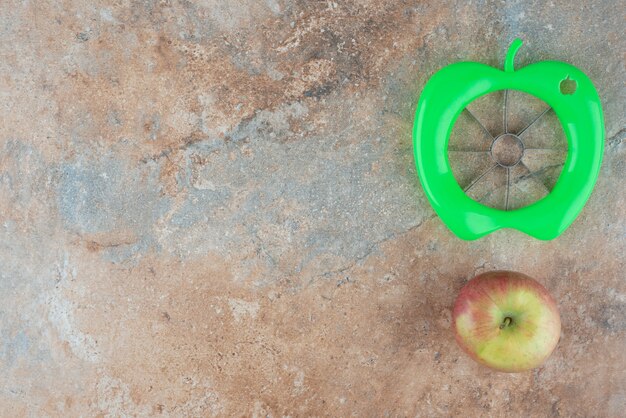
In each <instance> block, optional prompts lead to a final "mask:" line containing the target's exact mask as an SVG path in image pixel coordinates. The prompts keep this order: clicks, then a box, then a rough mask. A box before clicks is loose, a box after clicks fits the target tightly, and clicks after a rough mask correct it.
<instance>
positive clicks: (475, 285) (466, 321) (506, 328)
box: [452, 271, 561, 372]
mask: <svg viewBox="0 0 626 418" xmlns="http://www.w3.org/2000/svg"><path fill="white" fill-rule="evenodd" d="M452 319H453V324H454V330H455V335H456V340H457V342H458V343H459V345H460V346H461V348H463V350H465V351H466V352H467V353H468V354H469V355H470V356H471V357H472V358H473V359H474V360H476V361H478V362H479V363H482V364H484V365H486V366H488V367H491V368H493V369H496V370H499V371H503V372H521V371H526V370H530V369H533V368H535V367H538V366H540V365H541V364H542V363H543V362H544V361H545V360H546V359H547V358H548V357H549V356H550V354H551V353H552V351H553V350H554V348H555V347H556V344H557V343H558V341H559V337H560V335H561V319H560V316H559V311H558V308H557V306H556V303H555V301H554V299H553V298H552V296H550V294H549V293H548V291H547V290H546V289H545V287H543V286H542V285H541V284H539V283H538V282H537V281H535V280H533V279H531V278H530V277H528V276H526V275H524V274H522V273H516V272H512V271H491V272H488V273H483V274H481V275H479V276H476V277H475V278H473V279H472V280H470V281H469V282H468V283H467V284H466V285H465V286H464V287H463V289H461V293H460V294H459V296H458V297H457V299H456V302H455V304H454V310H453V313H452Z"/></svg>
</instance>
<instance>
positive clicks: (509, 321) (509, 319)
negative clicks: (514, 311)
mask: <svg viewBox="0 0 626 418" xmlns="http://www.w3.org/2000/svg"><path fill="white" fill-rule="evenodd" d="M511 322H513V318H511V317H510V316H507V317H506V318H504V321H502V324H500V329H504V328H506V327H508V326H509V325H511Z"/></svg>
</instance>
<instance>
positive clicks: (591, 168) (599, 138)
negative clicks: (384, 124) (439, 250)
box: [413, 39, 604, 240]
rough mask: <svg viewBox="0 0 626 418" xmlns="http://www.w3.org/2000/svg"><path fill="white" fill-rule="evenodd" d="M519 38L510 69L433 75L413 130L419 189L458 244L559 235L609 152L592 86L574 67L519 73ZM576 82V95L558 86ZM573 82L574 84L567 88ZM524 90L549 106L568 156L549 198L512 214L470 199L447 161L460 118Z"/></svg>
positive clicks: (458, 66)
mask: <svg viewBox="0 0 626 418" xmlns="http://www.w3.org/2000/svg"><path fill="white" fill-rule="evenodd" d="M521 45H522V41H521V40H520V39H516V40H515V41H514V42H513V43H512V44H511V47H510V49H509V52H508V53H507V57H506V61H505V66H504V67H505V70H504V71H501V70H499V69H496V68H493V67H490V66H487V65H484V64H481V63H476V62H459V63H455V64H451V65H448V66H447V67H445V68H443V69H441V70H440V71H438V72H437V73H436V74H435V75H433V76H432V77H431V78H430V80H429V81H428V83H426V86H425V87H424V90H423V92H422V94H421V96H420V99H419V103H418V106H417V112H416V115H415V124H414V127H413V150H414V154H415V163H416V166H417V172H418V175H419V178H420V182H421V183H422V186H423V188H424V191H425V193H426V196H427V197H428V200H429V201H430V203H431V205H432V207H433V209H434V210H435V212H436V213H437V214H438V215H439V217H440V218H441V220H442V221H443V222H444V223H445V224H446V225H447V226H448V227H449V228H450V230H452V232H454V233H455V234H456V235H457V236H458V237H460V238H462V239H466V240H474V239H478V238H480V237H482V236H484V235H487V234H489V233H491V232H494V231H496V230H498V229H501V228H513V229H517V230H519V231H522V232H524V233H526V234H528V235H530V236H533V237H535V238H538V239H542V240H550V239H554V238H556V237H558V236H559V235H561V234H562V233H563V232H564V231H565V230H566V229H567V228H568V227H569V226H570V225H571V224H572V222H574V220H575V219H576V217H577V216H578V214H579V213H580V211H581V210H582V208H583V207H584V205H585V203H586V202H587V200H588V199H589V196H590V195H591V192H592V190H593V187H594V185H595V183H596V180H597V178H598V173H599V171H600V165H601V163H602V153H603V151H604V118H603V115H602V106H601V104H600V98H599V97H598V93H597V91H596V89H595V88H594V86H593V84H592V83H591V80H589V78H588V77H587V76H586V75H585V74H584V73H583V72H582V71H580V70H579V69H578V68H576V67H574V66H573V65H570V64H567V63H564V62H559V61H543V62H538V63H535V64H532V65H529V66H527V67H524V68H522V69H520V70H514V68H513V60H514V58H515V53H516V52H517V50H518V49H519V48H520V47H521ZM568 79H569V80H573V81H575V83H576V90H575V91H574V92H573V93H572V94H567V93H562V92H561V82H563V81H565V80H568ZM570 83H571V81H570ZM498 90H519V91H522V92H525V93H528V94H531V95H533V96H535V97H538V98H539V99H541V100H543V101H544V102H546V103H547V104H548V105H549V106H550V107H552V108H553V109H554V111H555V113H556V115H557V117H558V119H559V121H560V123H561V125H562V126H563V130H564V132H565V135H566V137H567V141H568V155H567V159H566V161H565V166H564V167H563V170H562V172H561V175H560V177H559V179H558V181H557V183H556V185H555V186H554V188H553V190H552V192H551V193H550V194H548V195H547V196H545V197H544V198H543V199H541V200H538V201H537V202H534V203H533V204H531V205H529V206H525V207H523V208H519V209H516V210H511V211H503V210H498V209H493V208H490V207H487V206H485V205H482V204H480V203H478V202H476V201H474V200H472V199H471V198H469V197H468V196H467V195H466V194H465V193H464V192H463V190H462V189H461V187H460V186H459V185H458V183H457V182H456V180H455V178H454V175H453V173H452V169H451V168H450V163H449V161H448V153H447V148H448V141H449V139H450V133H451V131H452V127H453V126H454V123H455V122H456V120H457V118H458V117H459V114H460V113H461V111H462V110H463V109H464V108H465V107H466V106H467V105H468V104H470V103H471V102H472V101H474V100H476V99H477V98H479V97H481V96H483V95H486V94H489V93H492V92H495V91H498Z"/></svg>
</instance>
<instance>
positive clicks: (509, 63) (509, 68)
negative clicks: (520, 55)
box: [504, 38, 524, 73]
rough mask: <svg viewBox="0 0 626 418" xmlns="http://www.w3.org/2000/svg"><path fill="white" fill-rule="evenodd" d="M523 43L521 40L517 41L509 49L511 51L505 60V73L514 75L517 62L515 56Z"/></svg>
mask: <svg viewBox="0 0 626 418" xmlns="http://www.w3.org/2000/svg"><path fill="white" fill-rule="evenodd" d="M523 43H524V41H522V40H521V39H520V38H517V39H515V40H514V41H513V42H512V43H511V46H510V47H509V50H508V51H507V53H506V58H505V59H504V71H505V72H507V73H512V72H513V71H515V70H514V69H513V64H514V61H515V54H517V51H518V50H519V49H520V48H521V47H522V44H523Z"/></svg>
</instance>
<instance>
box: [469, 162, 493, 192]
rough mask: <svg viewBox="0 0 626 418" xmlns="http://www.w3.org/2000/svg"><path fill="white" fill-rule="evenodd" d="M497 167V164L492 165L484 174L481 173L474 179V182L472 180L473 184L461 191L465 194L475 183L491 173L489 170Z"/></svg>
mask: <svg viewBox="0 0 626 418" xmlns="http://www.w3.org/2000/svg"><path fill="white" fill-rule="evenodd" d="M497 166H498V164H494V165H492V166H491V167H490V168H488V169H487V171H485V172H484V173H482V174H481V175H480V176H478V178H476V180H474V181H473V182H471V183H470V185H469V186H467V187H466V188H465V189H464V190H463V191H464V192H466V193H467V191H468V190H469V189H471V188H472V187H474V185H475V184H476V183H478V182H479V181H480V180H481V179H482V178H483V177H485V176H486V175H487V174H488V173H489V172H491V170H493V169H494V168H496V167H497Z"/></svg>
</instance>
